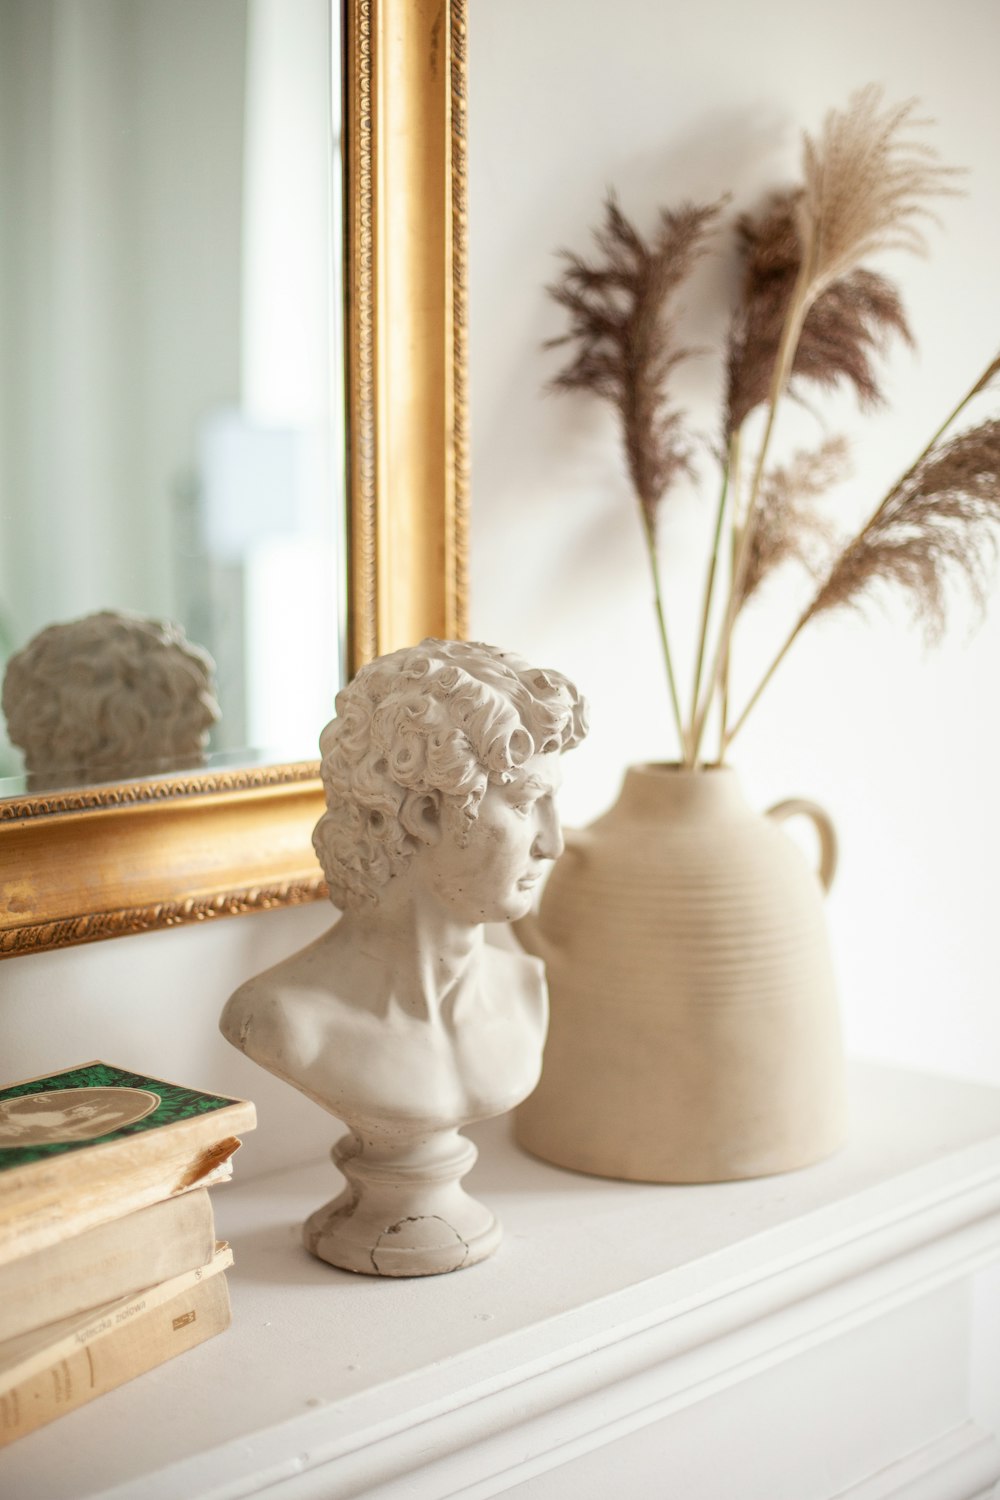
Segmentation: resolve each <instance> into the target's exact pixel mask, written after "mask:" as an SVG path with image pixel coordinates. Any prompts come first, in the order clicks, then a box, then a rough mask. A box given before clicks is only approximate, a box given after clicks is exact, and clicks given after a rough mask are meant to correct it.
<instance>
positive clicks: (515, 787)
mask: <svg viewBox="0 0 1000 1500" xmlns="http://www.w3.org/2000/svg"><path fill="white" fill-rule="evenodd" d="M561 780H562V777H561V774H560V769H559V756H558V755H557V754H554V753H553V754H550V755H536V756H534V757H533V758H532V759H531V760H529V761H527V762H525V764H524V765H523V766H522V767H521V769H520V771H519V772H518V773H517V775H516V776H515V778H514V780H513V781H511V782H510V783H509V784H508V785H506V786H498V785H495V784H493V783H491V784H490V786H489V787H488V788H487V790H486V794H485V795H484V797H483V800H482V802H481V803H480V804H479V815H478V817H477V818H476V821H475V822H474V823H473V825H472V831H471V835H470V837H469V839H468V841H467V842H466V843H465V845H464V846H461V845H460V844H459V842H458V835H457V831H456V830H454V829H453V828H452V827H451V826H450V825H449V824H448V823H447V822H446V824H445V826H444V827H443V828H442V832H441V838H440V841H439V842H438V843H436V844H433V845H429V846H426V847H425V848H424V849H423V851H422V855H421V859H420V876H419V878H420V879H422V880H424V881H426V882H427V884H428V885H429V886H430V888H431V890H432V891H433V893H434V894H435V895H436V896H437V898H438V900H439V901H441V903H442V904H443V905H445V906H447V907H448V908H449V909H450V910H451V911H452V912H453V914H454V915H455V916H456V917H457V918H458V919H459V920H461V921H465V922H469V923H470V924H475V923H479V922H513V921H515V920H516V919H517V918H518V917H523V916H525V915H526V914H527V912H528V911H529V910H530V908H531V905H532V903H533V901H534V897H535V893H536V889H537V886H538V883H539V881H540V880H541V878H542V876H543V874H544V873H545V870H546V869H547V867H548V865H549V863H550V862H551V861H552V860H554V859H556V858H557V857H558V856H559V855H560V854H561V853H562V848H563V841H562V833H561V831H560V827H559V816H558V813H557V812H556V806H555V793H556V791H557V790H558V788H559V785H560V782H561Z"/></svg>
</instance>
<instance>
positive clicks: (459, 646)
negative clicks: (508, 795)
mask: <svg viewBox="0 0 1000 1500" xmlns="http://www.w3.org/2000/svg"><path fill="white" fill-rule="evenodd" d="M586 732H587V710H586V704H585V702H584V700H583V699H582V698H581V696H580V694H579V693H578V692H577V690H576V688H575V687H574V686H573V684H572V683H571V682H569V681H568V680H567V679H566V678H565V677H563V676H562V675H561V673H559V672H551V671H547V670H545V671H543V670H542V669H541V668H539V667H532V666H529V664H528V663H527V662H526V661H524V660H522V658H521V657H519V656H515V655H513V654H512V653H511V652H509V651H500V650H498V649H497V648H496V647H495V646H484V645H482V644H481V643H480V642H471V641H436V640H425V641H421V643H420V645H419V646H412V647H408V648H407V649H405V650H403V651H394V652H392V654H391V655H389V656H382V657H379V658H378V660H377V661H373V662H370V663H369V664H368V666H366V667H362V668H361V670H360V672H358V674H357V676H356V677H355V678H354V679H353V681H352V682H350V683H348V685H347V686H346V687H345V688H343V689H342V690H341V691H340V692H339V693H338V694H337V717H336V718H335V719H334V720H333V721H332V723H330V724H328V725H327V727H326V728H325V729H324V731H323V733H322V735H321V736H320V751H321V753H322V756H323V764H322V776H323V785H324V787H325V790H326V801H327V811H326V813H325V814H324V815H323V817H322V818H320V820H319V822H318V823H317V825H316V829H315V832H314V833H313V844H314V846H315V849H316V853H317V855H318V856H319V861H320V864H321V865H322V866H323V872H324V874H325V875H326V880H327V884H328V886H329V887H330V895H331V897H332V899H333V901H334V902H335V903H336V905H338V906H339V907H341V908H343V907H345V906H358V905H360V904H362V903H363V902H365V901H373V902H377V901H378V897H379V890H380V888H381V887H382V886H384V885H385V884H386V882H387V881H388V880H390V879H391V878H392V876H393V875H396V874H398V873H399V872H400V871H401V870H403V869H404V868H405V867H406V864H407V863H408V861H409V859H410V857H411V855H412V853H413V851H414V849H415V848H416V847H417V840H416V839H415V838H414V837H413V836H412V835H411V834H410V833H408V832H407V831H406V828H405V826H404V823H403V820H402V817H401V814H402V813H403V810H404V808H405V807H406V806H407V805H408V804H412V803H414V802H417V801H419V800H420V799H421V798H424V797H426V796H428V794H437V795H438V796H439V797H440V799H441V801H442V804H443V806H444V808H445V810H446V811H447V812H448V813H449V814H450V815H451V816H452V817H453V818H455V819H456V820H457V822H458V825H459V829H460V834H459V837H460V838H462V837H465V838H467V837H468V833H469V829H470V828H471V826H472V824H473V822H474V821H475V819H476V815H477V813H478V811H479V804H480V802H481V801H482V798H483V794H484V792H485V791H486V788H487V787H488V786H489V784H490V783H491V782H497V783H505V782H509V781H510V780H512V778H513V777H514V775H515V774H516V772H517V770H518V768H519V767H520V766H522V765H523V764H524V763H525V761H528V760H530V759H531V757H532V756H533V755H539V754H542V755H547V754H551V753H561V752H562V751H564V750H570V749H572V748H573V746H574V745H577V744H579V743H580V741H581V740H582V739H583V738H584V736H585V734H586Z"/></svg>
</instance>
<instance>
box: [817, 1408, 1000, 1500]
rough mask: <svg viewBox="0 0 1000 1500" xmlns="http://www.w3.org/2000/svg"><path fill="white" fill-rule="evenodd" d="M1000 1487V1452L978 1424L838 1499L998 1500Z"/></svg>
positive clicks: (930, 1445)
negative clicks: (997, 1488) (999, 1485)
mask: <svg viewBox="0 0 1000 1500" xmlns="http://www.w3.org/2000/svg"><path fill="white" fill-rule="evenodd" d="M998 1483H1000V1449H998V1448H997V1443H996V1440H995V1438H994V1437H993V1436H992V1435H991V1434H990V1433H988V1432H984V1431H983V1429H982V1428H981V1427H977V1425H976V1424H975V1422H963V1423H962V1425H961V1427H955V1428H953V1429H952V1430H951V1432H946V1433H945V1434H944V1435H943V1436H942V1437H938V1438H935V1439H934V1441H933V1442H931V1443H928V1444H927V1445H926V1446H925V1447H923V1448H920V1449H918V1450H917V1452H916V1453H909V1454H907V1456H906V1457H905V1458H901V1459H899V1461H898V1462H897V1463H894V1464H890V1466H889V1467H888V1468H887V1469H883V1470H882V1471H881V1473H879V1474H873V1475H872V1476H871V1478H870V1479H865V1480H863V1481H862V1482H861V1483H860V1484H855V1485H852V1486H851V1488H850V1489H848V1490H842V1491H841V1492H840V1494H839V1495H837V1496H836V1497H835V1500H994V1497H995V1495H996V1486H997V1484H998Z"/></svg>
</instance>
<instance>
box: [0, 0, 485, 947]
mask: <svg viewBox="0 0 1000 1500" xmlns="http://www.w3.org/2000/svg"><path fill="white" fill-rule="evenodd" d="M343 43H344V45H343V49H342V57H343V60H344V92H343V98H344V122H343V123H344V134H343V139H344V200H345V213H344V225H345V231H344V257H345V262H344V286H345V344H346V369H347V380H346V389H347V393H348V394H347V413H346V421H347V495H348V506H347V509H348V556H349V579H348V622H347V623H348V641H347V649H348V667H349V670H351V671H353V670H354V669H356V667H357V666H359V665H360V664H361V663H363V662H364V661H367V660H369V659H370V658H371V657H372V656H376V655H379V654H381V653H382V652H384V651H391V650H393V649H395V648H396V647H398V646H401V645H405V644H407V643H408V642H410V641H415V640H419V639H420V638H421V637H422V636H424V635H439V636H462V635H464V634H465V631H466V623H465V619H466V560H467V469H468V464H467V441H466V416H465V413H466V398H465V370H466V357H465V328H466V303H465V243H466V237H465V223H466V210H465V76H466V70H465V58H466V54H465V0H447V3H445V4H442V3H441V0H405V3H404V4H400V3H398V0H344V8H343ZM390 247H391V253H390ZM318 770H319V768H318V764H317V763H316V762H314V761H310V762H304V763H301V764H294V765H281V766H266V767H260V768H252V769H248V770H234V771H226V772H220V773H209V772H205V773H196V774H193V775H190V776H184V777H178V778H174V779H150V780H146V781H135V782H128V783H124V784H122V785H117V786H101V787H93V788H82V789H80V788H77V789H74V790H72V791H66V792H58V793H56V792H53V793H49V794H46V795H37V796H24V797H19V798H11V799H8V800H5V801H0V871H2V880H0V885H2V889H0V957H13V956H15V955H19V954H26V953H35V952H41V951H43V950H45V949H49V948H58V947H64V946H66V945H68V944H72V943H85V942H92V941H94V940H96V939H98V938H107V937H118V936H121V935H123V934H125V933H130V932H141V931H146V930H148V929H151V928H158V927H170V926H174V925H176V924H178V923H182V922H197V921H203V920H205V919H207V918H210V917H215V916H224V915H235V914H237V913H240V912H249V911H261V910H266V909H268V908H270V907H275V906H287V905H292V904H295V903H298V902H302V901H311V900H315V899H316V898H318V897H320V896H323V895H324V894H325V888H324V886H323V883H322V877H321V875H320V871H319V868H318V865H317V863H316V860H315V857H314V855H313V852H312V845H311V834H312V828H313V825H314V824H315V822H316V819H317V818H318V817H319V815H320V813H321V811H322V808H323V791H322V786H321V783H320V780H319V774H318Z"/></svg>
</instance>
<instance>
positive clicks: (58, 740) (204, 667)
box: [3, 609, 219, 790]
mask: <svg viewBox="0 0 1000 1500" xmlns="http://www.w3.org/2000/svg"><path fill="white" fill-rule="evenodd" d="M214 673H215V664H214V662H213V661H212V658H211V657H210V656H209V654H208V652H207V651H204V650H202V648H201V647H200V646H194V645H192V644H191V643H190V642H189V641H188V640H187V638H186V636H185V634H184V632H183V630H182V629H181V627H180V626H179V625H174V624H172V623H171V622H170V621H169V620H150V619H146V618H145V617H144V616H143V615H134V614H125V613H121V612H119V611H117V610H110V609H106V610H102V611H101V612H100V613H99V614H94V615H86V616H85V617H84V618H83V619H81V620H71V621H69V622H68V623H67V624H63V625H49V626H48V627H47V628H46V629H45V630H42V631H40V632H39V633H38V635H36V636H34V637H33V639H32V640H30V641H29V642H28V644H27V645H26V646H25V647H24V648H23V650H21V651H19V652H18V653H17V654H16V655H15V656H12V657H11V659H10V662H9V663H8V666H7V672H6V675H5V677H4V683H3V711H4V714H5V715H6V718H7V733H8V735H9V736H10V739H11V741H12V742H13V743H14V744H15V745H17V746H18V747H19V748H20V749H21V750H22V751H23V752H24V760H25V770H26V771H27V773H28V776H29V777H30V782H29V786H30V788H31V789H32V790H35V789H38V788H40V787H54V786H74V785H82V784H86V783H88V782H95V781H112V780H122V779H125V778H127V777H132V776H143V775H153V774H155V773H157V772H163V771H174V770H188V769H192V768H194V767H197V766H200V765H202V764H203V763H204V759H205V746H206V744H207V742H208V731H209V729H210V728H211V726H212V725H213V724H214V723H215V721H216V720H217V719H218V718H219V706H218V703H217V702H216V700H215V694H214Z"/></svg>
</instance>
